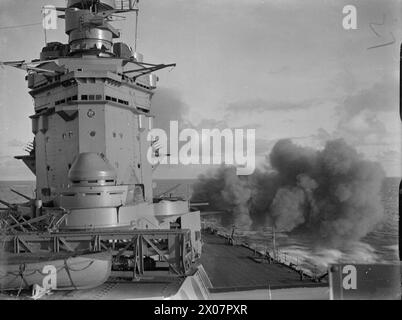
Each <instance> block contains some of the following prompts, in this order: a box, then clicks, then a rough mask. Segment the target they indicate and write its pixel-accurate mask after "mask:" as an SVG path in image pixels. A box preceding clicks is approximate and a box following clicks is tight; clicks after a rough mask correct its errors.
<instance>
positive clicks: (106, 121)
mask: <svg viewBox="0 0 402 320" xmlns="http://www.w3.org/2000/svg"><path fill="white" fill-rule="evenodd" d="M56 9H57V10H58V11H59V12H61V15H60V16H59V18H62V19H64V20H65V31H66V34H67V35H68V38H69V41H68V43H67V44H62V43H59V42H51V43H47V45H46V46H45V47H44V48H43V50H42V52H41V54H40V59H37V60H33V61H31V62H25V61H13V62H4V63H2V64H4V65H9V66H12V67H16V68H20V69H23V70H26V71H27V72H28V74H27V76H26V80H27V82H28V88H29V89H30V92H29V93H30V95H31V96H32V97H33V99H34V104H35V105H34V110H35V112H34V114H33V115H32V116H31V119H32V132H33V133H34V135H35V138H34V142H33V144H32V147H31V148H30V150H28V151H29V154H28V155H24V156H18V157H16V158H17V159H19V160H22V161H23V162H24V163H25V164H26V165H27V166H28V167H29V169H30V170H31V171H32V172H33V173H34V174H35V176H36V197H35V198H34V199H30V198H29V197H26V196H25V195H23V194H20V193H18V192H16V191H15V190H13V191H14V192H16V193H18V194H19V195H20V196H23V197H25V198H27V200H28V202H27V203H25V204H18V205H15V204H10V203H7V202H4V201H1V200H0V203H2V204H3V205H6V206H7V207H8V209H7V210H6V211H4V209H3V210H1V209H0V232H1V233H2V235H3V237H2V239H1V242H2V249H0V271H2V270H3V271H4V270H5V272H6V273H7V270H8V269H7V268H11V269H10V270H11V271H12V272H10V275H11V276H10V275H8V276H10V277H11V278H12V281H10V282H9V283H8V285H9V286H11V287H12V286H14V283H17V282H16V281H15V280H16V279H15V278H13V277H14V276H15V277H17V278H18V277H20V278H21V281H18V283H19V284H20V285H21V286H22V287H21V288H15V289H22V288H23V287H24V288H27V287H28V284H29V283H30V281H31V282H32V281H37V280H36V279H29V278H27V277H29V275H27V274H26V273H24V271H22V273H21V266H22V265H24V268H25V264H26V263H27V261H32V259H33V258H35V256H36V257H39V256H49V255H50V256H53V258H52V260H57V259H56V258H58V259H59V260H57V263H59V264H60V265H61V266H63V264H64V269H63V270H62V271H61V272H63V273H62V274H60V276H61V277H62V279H63V281H64V282H65V287H71V286H72V287H74V288H77V287H79V283H78V282H79V281H82V279H83V278H85V276H86V275H85V272H86V271H85V268H83V269H82V273H81V272H80V270H81V269H80V270H78V271H77V272H76V274H77V275H76V277H77V278H74V279H72V275H71V274H72V272H71V270H70V269H69V267H68V263H67V259H69V257H70V258H71V257H72V259H75V260H73V261H76V260H77V259H78V260H79V261H87V259H88V258H87V257H88V255H89V256H90V257H92V258H91V259H93V261H94V266H99V265H101V266H103V265H108V264H107V263H105V258H104V251H110V252H111V253H112V255H111V256H113V261H112V262H113V271H114V273H115V274H114V276H117V278H118V280H116V278H113V275H112V278H111V279H109V280H108V282H107V283H105V284H104V286H103V287H102V286H101V287H99V288H95V289H93V291H91V290H89V291H88V290H87V291H77V292H75V293H74V294H73V295H69V297H70V298H76V299H88V298H93V296H95V298H99V299H100V298H102V297H106V295H107V294H108V296H107V298H116V299H118V298H122V299H126V298H129V299H133V298H169V297H170V298H172V297H173V298H187V299H188V298H192V299H205V298H209V297H210V292H211V291H213V289H214V288H215V291H216V292H224V291H233V292H235V291H241V290H251V289H253V288H254V289H255V288H270V289H271V288H272V289H274V287H277V288H289V287H305V286H307V287H316V286H318V287H322V285H318V284H317V283H316V282H314V281H312V280H313V279H312V277H309V276H306V275H304V274H303V270H296V269H295V268H294V267H293V266H292V265H291V264H290V265H289V264H287V265H286V263H285V264H284V263H282V262H280V261H277V263H275V264H274V263H271V262H272V261H271V258H270V259H268V260H269V261H270V263H269V264H266V263H264V264H263V262H264V261H265V260H266V257H267V256H266V254H265V253H257V252H256V251H255V250H253V249H250V248H249V247H247V248H246V247H244V246H242V245H240V246H233V247H231V248H230V249H229V250H228V249H227V247H226V246H225V244H227V243H229V244H231V245H233V244H235V241H234V239H229V240H230V241H228V242H226V240H225V239H224V237H218V236H217V235H216V234H215V233H216V232H215V231H214V230H212V231H213V234H212V235H211V234H205V233H204V236H205V237H204V241H206V244H207V245H206V246H205V247H204V250H202V241H201V218H200V212H199V211H197V210H196V209H197V205H196V204H190V203H189V201H188V200H186V199H181V198H172V197H161V196H155V195H154V194H153V181H152V173H153V171H154V169H155V168H154V167H153V166H152V165H151V164H150V163H149V161H148V155H149V153H150V152H151V153H152V155H153V156H154V157H161V156H165V155H160V154H159V150H158V149H157V147H156V146H155V145H156V143H155V142H156V141H155V140H153V139H152V137H150V138H151V139H148V138H149V137H148V136H149V132H150V130H151V129H152V122H153V121H152V120H153V117H154V115H153V114H152V112H151V101H152V96H153V94H154V92H155V89H156V85H157V82H158V77H157V76H156V75H155V74H154V72H155V71H157V70H160V69H163V68H166V67H172V66H174V64H168V65H165V64H151V63H145V62H144V61H143V56H142V55H141V54H139V53H137V52H133V50H132V49H131V48H130V47H129V46H128V45H127V44H125V43H122V42H118V41H117V39H118V38H119V37H120V33H119V31H118V30H117V29H115V28H114V27H113V26H112V22H113V18H112V17H113V16H114V15H122V14H126V13H130V12H138V0H116V1H115V0H68V1H67V7H66V8H56ZM156 116H157V115H156ZM212 229H213V228H212ZM232 236H233V235H232ZM80 253H82V254H83V255H84V256H82V257H80V256H79V257H78V258H77V257H76V256H77V255H79V254H80ZM93 253H94V254H100V256H97V255H93ZM252 253H253V256H252V257H251V258H252V259H248V258H250V257H249V254H252ZM27 255H29V256H27ZM268 256H269V255H268ZM11 257H12V259H11ZM27 257H28V258H27ZM4 259H5V260H6V263H5V267H4V265H3V267H2V263H4V261H3V260H4ZM7 259H8V260H9V262H10V261H19V263H17V264H14V265H11V267H10V266H9V265H8V264H7ZM80 259H81V260H80ZM43 263H44V262H43V261H41V263H36V264H34V268H39V266H40V267H42V266H43ZM45 263H46V261H45ZM201 263H202V264H201ZM203 265H204V266H205V269H206V270H204V267H203ZM45 267H46V266H45ZM2 268H3V269H2ZM24 270H25V269H24ZM30 270H31V269H30ZM34 270H36V269H34ZM39 271H40V272H42V271H41V270H39ZM104 274H109V273H108V272H107V270H106V271H105V270H104V272H100V276H101V277H103V276H104ZM73 276H75V275H74V274H73ZM160 276H162V278H160ZM300 276H301V279H302V280H303V277H304V276H305V277H307V278H308V279H307V280H304V281H301V280H299V278H300ZM155 277H159V278H155ZM122 278H125V279H127V278H128V279H129V280H128V281H126V282H124V281H123V282H122V281H121V279H122ZM133 279H135V280H138V281H136V282H133V281H132V280H133ZM141 279H146V280H147V281H145V282H141ZM152 279H157V281H156V282H155V283H153V282H152ZM161 279H162V280H161ZM22 280H23V281H22ZM101 280H102V279H101ZM99 281H100V279H94V283H97V284H98V282H99ZM261 281H263V284H260V283H261ZM35 283H36V282H35ZM1 285H2V283H1V281H0V290H1V289H2V288H1ZM86 287H88V285H86ZM113 290H114V291H113ZM100 294H101V296H100ZM55 297H56V298H57V297H59V298H66V297H65V296H55Z"/></svg>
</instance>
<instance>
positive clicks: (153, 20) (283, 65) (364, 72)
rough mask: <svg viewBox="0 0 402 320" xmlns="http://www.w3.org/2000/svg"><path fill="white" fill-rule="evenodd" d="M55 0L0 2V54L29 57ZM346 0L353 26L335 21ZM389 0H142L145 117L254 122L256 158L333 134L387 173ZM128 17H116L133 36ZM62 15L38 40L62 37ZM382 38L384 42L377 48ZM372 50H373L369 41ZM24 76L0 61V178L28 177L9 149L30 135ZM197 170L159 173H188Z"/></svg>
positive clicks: (392, 88) (393, 65) (392, 65)
mask: <svg viewBox="0 0 402 320" xmlns="http://www.w3.org/2000/svg"><path fill="white" fill-rule="evenodd" d="M46 4H52V5H56V6H64V5H65V1H63V0H47V1H42V0H35V1H34V0H0V61H1V60H2V61H7V60H20V59H26V60H31V59H34V58H38V56H39V52H40V51H41V48H42V46H43V44H44V35H43V30H42V28H41V26H40V25H36V26H31V27H26V28H11V29H2V28H1V27H4V26H15V25H22V24H31V23H38V22H40V21H41V7H42V6H43V5H46ZM345 5H354V6H355V7H356V9H357V29H356V30H345V29H344V28H343V26H342V20H343V18H344V14H343V13H342V9H343V7H344V6H345ZM401 13H402V12H401V3H400V2H399V1H391V0H387V1H369V0H366V1H351V0H349V1H341V0H336V1H335V0H333V1H324V0H314V1H312V0H306V1H296V0H281V1H279V0H203V1H201V0H142V1H140V19H139V39H138V43H137V48H138V50H137V51H139V52H141V53H143V54H144V57H145V59H144V60H145V61H147V62H151V63H177V67H176V68H173V69H170V68H169V69H167V70H163V71H159V72H158V76H159V78H160V82H159V89H158V90H157V93H156V94H155V97H154V110H153V112H154V113H155V114H156V116H157V120H156V125H157V126H160V127H164V126H165V125H166V123H167V122H168V121H169V120H179V121H180V122H181V123H182V124H183V126H191V127H193V128H198V129H200V128H206V129H208V128H254V129H256V144H257V145H256V151H257V161H263V159H264V158H265V155H267V154H269V152H270V150H271V149H272V147H273V146H274V144H275V143H276V142H277V141H278V140H279V139H283V138H291V139H292V140H293V141H294V142H295V143H298V144H301V145H304V146H310V147H313V148H322V147H323V146H324V145H325V142H326V141H328V140H332V139H337V138H343V139H345V140H346V141H347V142H348V143H349V144H351V145H353V146H354V147H356V148H357V150H358V151H359V152H360V153H361V154H362V155H363V156H364V157H365V158H367V159H368V160H372V161H379V162H380V163H381V164H382V166H383V168H384V170H385V172H386V174H387V175H388V176H400V171H401V151H400V149H401V142H400V140H401V132H400V117H399V44H400V43H401V21H400V19H401V18H400V17H402V15H401ZM133 21H134V20H133V19H129V20H127V21H125V22H118V23H116V24H115V26H116V27H117V28H119V29H121V32H122V40H123V41H126V42H128V43H129V44H131V45H132V44H133V39H134V35H133V30H134V27H133V26H134V24H133ZM63 28H64V23H63V21H59V30H57V31H49V32H48V40H49V41H60V42H66V41H67V37H66V35H64V33H63V32H64V30H63ZM384 44H387V45H384ZM375 46H377V47H376V48H372V47H375ZM24 76H25V74H24V72H23V71H19V70H13V69H11V68H0V180H9V179H12V180H18V179H33V178H34V177H33V176H32V175H31V174H30V173H29V170H28V169H26V168H25V166H24V165H23V164H22V163H20V162H19V161H17V160H14V159H13V156H14V155H19V154H21V153H22V154H23V153H24V152H23V150H22V148H23V146H24V145H25V144H26V143H28V142H29V141H32V139H33V135H32V133H31V124H30V120H29V119H28V117H29V116H30V115H32V114H33V104H32V99H31V97H30V96H29V94H28V90H27V87H26V83H25V80H24ZM203 170H204V168H200V167H197V168H195V167H192V166H188V167H172V166H166V167H161V168H160V169H158V172H157V175H159V176H160V177H168V178H172V177H177V175H179V176H180V177H189V178H192V177H195V175H197V174H198V173H200V172H202V171H203Z"/></svg>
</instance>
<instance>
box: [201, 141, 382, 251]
mask: <svg viewBox="0 0 402 320" xmlns="http://www.w3.org/2000/svg"><path fill="white" fill-rule="evenodd" d="M383 178H384V172H383V170H382V168H381V166H380V165H379V164H378V163H374V162H370V161H366V160H364V159H363V158H362V157H361V156H360V155H359V154H358V153H357V151H356V150H355V149H354V148H352V147H351V146H349V145H347V144H346V143H345V141H344V140H334V141H329V142H327V144H326V146H325V148H324V149H323V150H318V151H317V150H313V149H310V148H305V147H300V146H297V145H295V144H294V143H292V142H291V141H290V140H281V141H279V142H277V143H276V145H275V146H274V148H273V149H272V152H271V154H270V156H269V158H267V163H266V165H265V168H264V169H262V170H256V171H255V173H254V174H253V175H251V176H247V177H239V176H237V175H236V171H235V168H233V167H221V168H219V169H218V170H217V171H215V172H209V173H208V174H206V175H203V176H201V177H200V178H199V180H198V181H197V182H196V183H195V186H194V193H193V201H208V202H209V204H210V206H209V208H208V209H210V210H222V211H226V212H227V214H224V215H222V216H223V217H225V219H224V223H225V224H226V225H229V224H232V223H233V224H235V225H236V226H237V227H239V228H243V229H254V230H256V229H258V228H261V227H264V226H265V227H267V226H274V227H275V229H276V230H278V231H283V232H291V233H301V234H306V235H309V236H311V237H312V238H313V239H314V240H315V241H316V243H317V244H320V245H325V246H328V247H342V246H344V245H345V244H347V243H350V242H351V241H355V240H359V239H361V238H362V237H364V236H365V235H366V234H367V233H369V232H370V231H372V230H373V229H374V228H375V226H376V225H377V224H378V223H379V222H380V221H381V220H382V218H383V208H382V205H381V199H380V190H381V186H382V182H383Z"/></svg>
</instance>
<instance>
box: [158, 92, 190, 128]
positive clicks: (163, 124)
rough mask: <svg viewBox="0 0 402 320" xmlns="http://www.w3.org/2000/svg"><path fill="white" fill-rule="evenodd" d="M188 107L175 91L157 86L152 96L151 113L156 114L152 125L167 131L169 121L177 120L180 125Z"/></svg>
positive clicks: (183, 122)
mask: <svg viewBox="0 0 402 320" xmlns="http://www.w3.org/2000/svg"><path fill="white" fill-rule="evenodd" d="M188 109H189V108H188V106H187V105H186V104H185V103H184V102H183V100H182V98H181V96H180V94H179V93H178V92H177V91H175V90H173V89H170V88H159V89H158V90H157V91H156V93H155V95H154V96H153V98H152V114H155V115H157V117H156V118H155V123H154V126H155V127H156V128H160V129H164V130H166V131H168V129H169V123H170V121H179V124H180V125H184V124H185V123H186V120H185V116H186V115H187V114H188Z"/></svg>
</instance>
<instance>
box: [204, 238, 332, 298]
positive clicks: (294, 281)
mask: <svg viewBox="0 0 402 320" xmlns="http://www.w3.org/2000/svg"><path fill="white" fill-rule="evenodd" d="M202 237H203V241H204V246H203V254H202V256H201V263H202V265H203V266H204V268H205V271H206V273H207V274H208V276H209V278H210V280H211V282H212V286H213V287H212V288H210V291H211V292H229V291H246V290H247V291H248V290H256V289H269V288H270V289H285V288H300V287H324V286H325V287H326V286H328V284H327V283H320V282H316V281H314V279H312V278H310V277H308V276H304V277H303V280H301V274H300V272H298V271H297V270H295V269H293V268H291V267H289V266H287V265H284V264H281V263H278V262H276V261H273V262H272V263H271V264H270V263H269V262H268V261H263V259H262V257H261V256H258V255H259V254H258V253H255V252H254V251H253V250H251V249H250V248H247V247H245V246H242V245H234V246H232V245H229V244H228V241H227V239H225V238H224V237H221V236H219V235H217V234H211V233H208V232H204V233H203V235H202Z"/></svg>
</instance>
